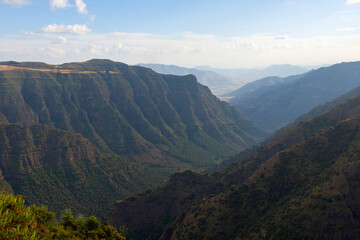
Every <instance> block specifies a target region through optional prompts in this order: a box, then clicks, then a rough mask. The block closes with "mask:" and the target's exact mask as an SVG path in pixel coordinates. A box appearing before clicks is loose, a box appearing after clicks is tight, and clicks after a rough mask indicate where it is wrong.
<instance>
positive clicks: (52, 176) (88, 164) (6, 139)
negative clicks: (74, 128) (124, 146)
mask: <svg viewBox="0 0 360 240" xmlns="http://www.w3.org/2000/svg"><path fill="white" fill-rule="evenodd" d="M0 176H1V181H0V187H1V188H2V189H3V188H5V190H8V191H12V192H15V193H16V194H21V195H26V196H27V197H26V201H27V203H29V204H33V203H35V204H39V205H40V204H46V205H47V206H48V207H49V208H50V209H51V210H52V211H55V212H56V213H57V214H60V213H62V212H63V211H64V209H68V208H70V209H72V210H73V211H74V212H75V213H82V214H86V215H90V214H94V215H96V216H98V217H100V218H101V219H106V218H107V217H108V216H109V211H110V209H111V207H112V205H113V204H114V203H115V201H116V200H117V199H122V198H125V197H128V196H130V195H133V194H136V193H138V192H142V191H145V190H147V189H150V188H154V187H156V186H158V185H160V183H161V181H162V180H161V178H160V177H159V176H157V175H156V174H154V173H153V172H151V171H149V170H147V169H145V168H144V167H142V166H140V165H138V164H135V163H131V162H129V161H128V160H126V159H123V158H121V157H119V156H116V155H114V154H108V153H104V152H101V151H100V150H99V149H98V148H97V147H96V146H95V145H94V144H92V143H90V142H89V141H88V140H87V139H85V138H83V137H82V136H81V135H80V134H77V133H70V132H67V131H62V130H58V129H53V128H50V127H49V126H46V125H34V126H32V127H30V128H29V127H24V126H22V125H20V124H0Z"/></svg>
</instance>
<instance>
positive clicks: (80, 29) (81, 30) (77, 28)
mask: <svg viewBox="0 0 360 240" xmlns="http://www.w3.org/2000/svg"><path fill="white" fill-rule="evenodd" d="M39 32H41V33H68V34H76V35H85V34H86V33H89V32H91V29H89V28H88V27H87V26H86V25H85V24H83V25H80V24H74V25H63V24H60V25H58V24H50V25H47V26H45V27H43V28H41V30H40V31H39Z"/></svg>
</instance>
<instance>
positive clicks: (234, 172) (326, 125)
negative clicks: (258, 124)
mask: <svg viewBox="0 0 360 240" xmlns="http://www.w3.org/2000/svg"><path fill="white" fill-rule="evenodd" d="M359 139H360V95H358V96H355V97H352V98H350V99H348V100H347V101H345V102H343V103H341V104H339V105H337V106H336V107H335V108H333V109H332V110H331V111H328V112H326V113H324V114H322V115H319V116H317V117H315V118H313V119H311V120H309V121H305V122H300V123H296V124H294V125H292V126H290V127H288V128H286V129H284V130H283V131H281V132H279V133H278V134H277V135H276V136H274V137H272V138H271V139H270V140H269V141H268V142H267V143H266V144H265V145H263V146H262V147H261V148H259V149H258V150H257V152H256V153H255V154H254V155H252V156H250V157H247V158H245V159H243V160H241V161H238V162H235V163H233V164H231V165H230V166H228V167H226V168H225V169H223V170H221V171H219V172H217V173H215V174H213V175H212V178H211V179H212V180H208V181H206V182H203V183H201V185H202V189H203V190H204V191H206V192H205V193H204V192H202V194H200V195H199V197H198V196H197V195H196V194H195V195H194V196H193V197H192V198H193V199H194V200H193V201H192V203H191V206H189V203H188V202H186V206H188V207H187V209H186V210H183V211H180V212H179V213H178V214H177V215H176V217H174V216H173V217H172V218H170V219H175V220H172V221H171V222H170V223H169V224H167V225H166V226H165V227H163V228H162V233H161V238H160V239H235V238H236V239H359V237H358V236H359V229H360V219H359V218H358V216H359V214H360V208H359V207H358V203H357V200H356V199H358V198H359V197H360V195H359V189H360V182H359V178H358V174H359V166H360V165H359V164H360V162H359V159H360V155H359V153H360V148H359V146H360V142H359ZM204 177H205V176H204ZM214 179H215V182H214ZM184 185H185V186H184ZM177 186H179V187H177ZM214 186H216V187H214ZM173 187H174V188H175V190H173V191H174V192H177V195H182V194H180V193H182V192H183V191H184V190H185V189H197V187H196V182H191V181H189V179H188V178H186V177H184V178H183V179H182V182H181V183H178V184H177V185H174V186H173ZM162 191H164V190H163V189H162V188H160V190H159V189H158V190H156V191H153V192H148V193H146V194H145V195H144V196H143V197H141V198H140V199H141V201H140V202H147V203H148V204H147V206H146V209H153V206H155V205H156V208H162V207H164V205H161V203H162V200H163V199H166V197H167V196H169V193H166V194H163V195H161V194H157V193H159V192H162ZM170 196H171V195H170ZM184 196H186V194H184ZM129 201H131V204H129V203H128V202H129ZM138 203H139V198H134V199H127V200H124V201H121V202H118V203H117V204H116V205H115V208H114V210H113V211H112V215H111V216H112V217H111V219H110V221H111V223H112V224H114V225H116V224H118V223H124V222H122V221H119V219H122V216H123V215H122V214H123V213H124V210H122V209H124V208H123V207H124V206H127V209H126V212H128V213H129V212H133V210H132V209H133V208H134V207H135V206H136V207H138V208H137V211H142V210H141V209H142V208H141V206H142V205H141V204H140V205H138ZM154 203H155V205H154ZM159 205H160V206H159ZM114 213H116V214H114ZM152 214H154V213H153V212H151V210H150V214H149V215H152ZM114 215H116V217H114ZM141 219H144V218H141ZM141 219H140V220H139V219H137V218H136V217H135V215H127V218H126V221H127V223H128V225H129V226H131V228H130V229H132V231H136V229H137V228H136V227H139V226H142V224H145V223H144V222H143V221H142V220H141ZM132 224H135V225H132ZM134 226H135V227H134ZM132 227H134V228H132ZM159 232H160V230H157V233H158V234H159ZM152 234H154V232H153V233H152ZM129 239H141V238H137V236H136V235H134V236H131V235H130V236H129ZM143 239H157V238H143Z"/></svg>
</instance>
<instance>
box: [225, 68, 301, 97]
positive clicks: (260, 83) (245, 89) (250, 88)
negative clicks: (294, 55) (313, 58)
mask: <svg viewBox="0 0 360 240" xmlns="http://www.w3.org/2000/svg"><path fill="white" fill-rule="evenodd" d="M306 74H307V73H304V74H299V75H294V76H289V77H285V78H281V77H275V76H274V77H265V78H262V79H259V80H256V81H254V82H250V83H248V84H245V85H244V86H242V87H241V88H238V89H236V90H235V91H232V92H230V93H226V94H223V95H221V97H222V98H224V97H226V98H228V99H229V102H230V103H231V104H236V102H239V101H240V102H241V100H243V99H246V98H252V97H256V96H258V95H261V94H264V93H266V92H269V91H272V90H274V89H277V88H279V87H281V86H283V85H285V84H289V83H293V82H295V81H296V80H298V79H300V78H302V77H303V76H305V75H306Z"/></svg>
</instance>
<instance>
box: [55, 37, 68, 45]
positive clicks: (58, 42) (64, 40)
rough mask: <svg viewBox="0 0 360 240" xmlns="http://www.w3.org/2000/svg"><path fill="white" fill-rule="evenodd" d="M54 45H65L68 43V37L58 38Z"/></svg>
mask: <svg viewBox="0 0 360 240" xmlns="http://www.w3.org/2000/svg"><path fill="white" fill-rule="evenodd" d="M52 43H55V44H65V43H67V39H66V37H63V36H58V37H56V38H55V39H54V40H53V41H52Z"/></svg>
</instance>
